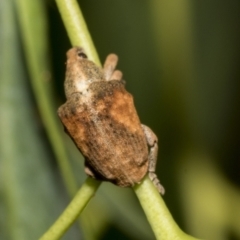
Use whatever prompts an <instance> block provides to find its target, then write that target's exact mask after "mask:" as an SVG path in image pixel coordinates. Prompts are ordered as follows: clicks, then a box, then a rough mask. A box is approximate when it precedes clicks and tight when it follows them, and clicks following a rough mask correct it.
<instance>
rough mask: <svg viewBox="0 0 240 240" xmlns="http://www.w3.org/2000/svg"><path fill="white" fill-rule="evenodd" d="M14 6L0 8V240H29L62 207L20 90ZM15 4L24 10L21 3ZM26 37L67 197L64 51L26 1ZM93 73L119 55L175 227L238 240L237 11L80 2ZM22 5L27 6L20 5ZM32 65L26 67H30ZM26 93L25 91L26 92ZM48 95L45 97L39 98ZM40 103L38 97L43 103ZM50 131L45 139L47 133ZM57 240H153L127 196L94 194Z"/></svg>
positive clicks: (24, 70)
mask: <svg viewBox="0 0 240 240" xmlns="http://www.w3.org/2000/svg"><path fill="white" fill-rule="evenodd" d="M20 2H21V0H1V1H0V46H1V48H0V56H1V58H0V110H1V113H0V134H1V138H0V239H4V240H15V239H17V240H21V239H23V240H27V239H30V240H32V239H37V238H39V237H40V236H41V234H43V233H44V231H46V230H47V228H48V227H49V226H50V225H51V224H52V223H53V221H54V220H55V219H56V218H57V217H58V216H59V214H60V213H61V212H62V210H63V209H64V208H65V206H66V205H67V203H68V202H69V201H70V199H71V197H70V196H69V195H68V193H67V192H68V190H66V187H65V183H64V180H63V178H62V175H61V173H60V172H61V171H60V170H59V166H58V164H57V161H56V153H55V150H53V146H52V142H51V141H50V140H49V133H48V131H49V129H46V127H45V124H44V121H43V119H44V118H43V116H42V112H41V110H40V109H39V104H38V102H37V100H36V96H35V93H36V91H35V89H37V88H38V87H37V86H36V85H34V84H32V81H31V78H32V77H31V76H32V75H31V69H29V68H31V64H29V61H28V58H29V54H28V53H27V52H26V42H24V41H25V40H24V39H25V38H24V36H23V34H22V25H21V18H22V16H26V15H27V12H24V11H22V9H20V8H19V6H20V4H21V3H20ZM26 2H29V3H30V2H31V1H30V0H26ZM33 2H36V4H35V5H34V6H33V7H32V9H31V7H30V8H29V9H30V10H28V11H30V12H31V14H32V15H31V24H32V25H33V26H35V28H34V30H33V31H32V32H31V33H29V34H30V35H31V34H32V35H31V36H33V37H34V38H35V41H36V45H34V46H33V47H35V50H36V52H37V54H38V56H40V58H41V59H42V60H41V61H42V62H41V64H39V65H41V66H42V69H43V71H42V73H41V74H42V75H41V77H42V79H44V84H45V87H46V88H47V89H48V91H49V92H50V96H51V101H52V102H51V104H52V105H53V108H52V109H53V116H54V118H55V121H56V122H57V123H58V125H57V127H58V129H59V132H60V136H61V137H62V140H63V141H64V143H65V144H64V146H66V151H67V152H68V157H69V161H70V163H71V166H72V168H73V169H74V170H73V171H74V176H75V178H76V179H77V185H78V187H79V186H81V184H82V183H83V181H84V179H85V173H84V171H83V159H82V157H81V156H80V153H78V152H77V150H76V149H75V147H74V145H73V144H72V143H71V141H70V140H69V139H68V137H67V136H65V135H64V133H63V129H62V127H61V126H60V125H59V120H58V119H57V116H56V110H57V107H58V106H60V104H62V103H63V102H64V101H65V97H64V93H63V81H64V75H65V64H64V63H65V60H66V57H65V53H66V51H67V50H68V49H69V48H70V47H71V46H70V42H69V39H68V37H67V34H66V31H65V29H64V26H63V23H62V20H61V17H60V15H59V12H58V9H57V7H56V5H55V2H54V1H51V0H48V1H40V0H35V1H33ZM79 3H80V6H81V9H82V11H83V14H84V17H85V19H86V22H87V24H88V27H89V30H90V33H91V35H92V38H93V41H94V43H95V46H96V49H97V51H98V53H99V56H100V58H101V61H102V62H103V61H104V59H105V57H106V56H107V54H109V53H110V52H114V53H116V54H118V55H119V58H120V61H119V65H118V68H119V69H120V70H122V71H123V73H124V79H125V80H126V82H127V85H126V87H127V89H128V91H129V92H131V93H132V94H133V96H134V99H135V105H136V108H137V110H138V113H139V116H140V119H141V121H142V122H143V123H144V124H146V125H148V126H150V127H151V128H152V129H153V130H154V132H155V133H156V134H157V136H158V138H159V161H158V166H157V173H158V176H159V178H160V179H161V182H162V184H163V185H164V187H165V189H166V194H165V196H164V200H165V202H166V204H167V206H168V208H169V210H170V212H171V213H172V215H173V217H174V219H175V220H176V222H177V223H178V224H179V226H180V227H181V228H182V229H183V230H184V231H186V232H187V233H189V234H191V235H193V236H195V237H198V238H202V239H211V240H236V239H240V141H239V140H240V127H239V125H240V124H239V122H240V108H239V107H240V81H239V79H240V68H239V63H240V44H239V43H240V31H239V25H240V2H239V1H238V0H230V1H223V0H218V1H217V0H210V1H190V0H151V1H137V0H131V1H127V0H115V1H112V0H101V1H95V0H88V1H86V0H79ZM30 5H31V4H29V6H30ZM30 63H31V61H30ZM33 90H34V91H33ZM48 94H49V93H48ZM43 98H45V95H43ZM50 130H51V128H50ZM63 239H73V240H74V239H90V240H94V239H96V240H99V239H101V240H108V239H127V240H128V239H129V240H132V239H138V240H141V239H143V240H146V239H147V240H148V239H149V240H151V239H154V236H153V233H152V231H151V229H150V227H149V225H148V222H147V220H146V218H145V216H144V214H143V212H142V209H141V208H140V206H139V203H138V201H137V199H136V197H135V195H134V193H133V191H132V190H131V189H121V188H118V187H115V186H113V185H112V184H109V183H103V184H102V185H101V187H100V189H99V191H98V192H97V194H96V196H95V198H94V199H93V200H92V201H91V202H90V204H89V205H88V207H87V208H86V209H85V210H84V212H83V214H82V217H81V219H80V225H79V224H78V223H77V224H75V225H74V226H73V227H72V228H71V229H70V231H69V232H67V234H66V235H65V236H64V238H63Z"/></svg>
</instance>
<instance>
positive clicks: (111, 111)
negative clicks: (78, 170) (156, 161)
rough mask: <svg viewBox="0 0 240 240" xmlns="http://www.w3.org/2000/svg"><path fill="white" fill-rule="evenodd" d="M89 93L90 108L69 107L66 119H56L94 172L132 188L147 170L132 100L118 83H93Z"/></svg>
mask: <svg viewBox="0 0 240 240" xmlns="http://www.w3.org/2000/svg"><path fill="white" fill-rule="evenodd" d="M100 86H101V87H100ZM90 89H91V90H92V89H95V94H94V95H93V96H92V99H91V102H95V105H94V106H93V105H91V106H89V105H87V104H84V106H83V105H81V106H78V105H79V104H77V103H76V102H75V104H73V103H69V105H71V108H70V109H71V111H69V112H68V114H67V115H68V117H64V116H62V114H61V116H60V118H61V120H62V122H63V124H64V125H65V127H66V128H67V131H68V133H69V135H70V136H71V137H72V138H73V139H74V142H75V144H76V145H77V147H78V148H79V150H80V151H81V152H82V154H83V155H84V156H86V157H87V159H88V164H89V165H90V166H91V167H92V168H93V169H94V170H95V171H97V172H99V174H100V175H101V176H102V177H103V178H104V179H108V180H109V181H114V182H116V183H117V185H119V186H132V185H134V184H135V183H137V182H139V181H140V180H141V179H142V178H143V176H144V175H145V174H146V172H147V169H148V148H147V143H146V140H145V136H144V133H143V130H142V128H141V124H140V121H139V118H138V116H137V114H136V111H135V108H134V105H133V100H132V96H131V95H130V94H129V93H128V92H127V91H126V90H125V89H124V85H123V84H122V83H121V82H119V83H117V82H113V83H112V84H108V82H102V83H101V84H100V82H96V83H93V84H91V86H90ZM96 89H98V91H96ZM75 95H77V94H75ZM75 98H76V97H75ZM73 105H75V107H74V108H75V109H72V106H73ZM63 106H64V105H63ZM129 108H131V110H129ZM66 109H67V108H65V110H66ZM59 112H64V110H63V108H62V110H59ZM140 152H141V154H139V153H140ZM99 163H101V164H99Z"/></svg>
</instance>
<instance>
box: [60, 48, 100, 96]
mask: <svg viewBox="0 0 240 240" xmlns="http://www.w3.org/2000/svg"><path fill="white" fill-rule="evenodd" d="M66 65H67V69H66V79H65V82H64V88H65V94H66V97H67V98H69V97H70V96H71V95H72V94H73V93H77V92H81V93H84V92H85V91H86V90H87V89H88V88H89V85H90V84H91V83H92V82H96V81H102V80H104V75H103V71H102V69H101V68H100V67H98V66H97V65H96V64H95V63H93V62H92V61H90V60H88V57H87V55H86V53H85V52H84V50H83V49H82V48H80V47H73V48H71V49H70V50H68V51H67V62H66Z"/></svg>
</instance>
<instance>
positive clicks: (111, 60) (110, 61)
mask: <svg viewBox="0 0 240 240" xmlns="http://www.w3.org/2000/svg"><path fill="white" fill-rule="evenodd" d="M117 63H118V56H117V55H116V54H113V53H111V54H109V55H108V56H107V58H106V60H105V63H104V65H103V72H104V75H105V79H106V80H107V81H109V80H111V77H112V75H113V73H114V71H115V69H116V66H117Z"/></svg>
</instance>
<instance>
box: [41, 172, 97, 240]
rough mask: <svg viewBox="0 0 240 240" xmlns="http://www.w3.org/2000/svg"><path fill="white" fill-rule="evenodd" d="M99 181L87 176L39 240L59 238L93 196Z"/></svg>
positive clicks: (55, 239)
mask: <svg viewBox="0 0 240 240" xmlns="http://www.w3.org/2000/svg"><path fill="white" fill-rule="evenodd" d="M100 183H101V182H100V181H96V180H94V179H92V178H90V177H88V178H87V179H86V181H85V182H84V184H83V185H82V187H81V188H80V190H79V191H78V192H77V194H76V195H75V197H74V198H73V200H72V201H71V202H70V204H69V205H68V206H67V208H66V209H65V210H64V212H63V213H62V214H61V215H60V217H59V218H58V219H57V220H56V222H55V223H54V224H53V225H52V227H51V228H50V229H49V230H48V231H47V232H46V233H45V234H44V235H43V236H42V237H41V238H40V239H39V240H57V239H59V238H60V237H61V236H62V235H63V234H64V233H65V232H66V231H67V229H68V228H69V227H70V226H71V225H72V224H73V222H74V221H75V220H76V218H77V217H78V216H79V214H80V213H81V212H82V210H83V209H84V207H85V206H86V205H87V203H88V202H89V201H90V199H91V198H92V197H93V196H94V194H95V192H96V191H97V189H98V187H99V186H100Z"/></svg>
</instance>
